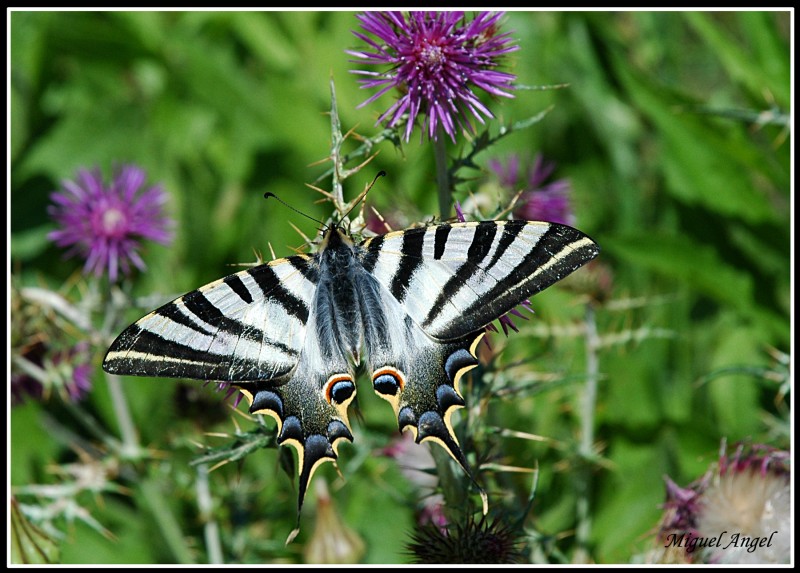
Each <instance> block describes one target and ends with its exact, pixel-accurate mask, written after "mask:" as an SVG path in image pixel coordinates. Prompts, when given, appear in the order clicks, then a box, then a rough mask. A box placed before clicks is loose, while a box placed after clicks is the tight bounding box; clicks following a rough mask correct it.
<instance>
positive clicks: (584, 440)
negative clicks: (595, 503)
mask: <svg viewBox="0 0 800 573" xmlns="http://www.w3.org/2000/svg"><path fill="white" fill-rule="evenodd" d="M584 326H585V329H586V334H585V336H586V385H585V386H584V389H583V396H582V399H581V408H580V412H581V440H580V444H579V446H578V453H579V454H580V457H581V460H582V461H583V465H582V467H581V471H580V472H579V474H578V478H577V479H578V487H577V489H578V491H577V495H578V501H577V504H576V513H577V525H576V527H575V541H576V543H577V550H576V552H575V557H574V559H573V561H574V562H575V563H587V562H588V558H589V550H588V547H589V535H590V534H591V529H592V519H591V514H590V500H589V496H590V495H591V493H590V492H591V489H592V469H591V467H590V466H589V463H590V460H591V459H592V457H593V449H592V444H593V443H594V414H595V409H596V403H597V382H598V378H599V373H600V363H599V358H598V350H599V349H600V337H599V335H598V334H597V321H596V320H595V313H594V306H593V305H592V303H588V304H587V305H586V313H585V317H584Z"/></svg>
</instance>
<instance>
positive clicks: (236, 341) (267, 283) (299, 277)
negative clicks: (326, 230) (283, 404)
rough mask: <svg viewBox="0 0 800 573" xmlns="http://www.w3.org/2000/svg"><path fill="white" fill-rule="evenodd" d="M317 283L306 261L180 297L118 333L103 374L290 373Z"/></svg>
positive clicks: (282, 263) (254, 376) (261, 376)
mask: <svg viewBox="0 0 800 573" xmlns="http://www.w3.org/2000/svg"><path fill="white" fill-rule="evenodd" d="M316 282H317V276H316V269H315V261H314V258H313V257H308V256H303V255H299V256H295V257H290V258H287V259H278V260H275V261H271V262H269V263H267V264H264V265H259V266H257V267H253V268H252V269H248V270H246V271H242V272H239V273H236V274H233V275H230V276H228V277H225V278H223V279H220V280H218V281H215V282H213V283H210V284H208V285H206V286H203V287H201V288H199V289H197V290H194V291H192V292H190V293H187V294H185V295H184V296H182V297H179V298H177V299H175V300H173V301H172V302H169V303H167V304H165V305H164V306H162V307H161V308H159V309H157V310H155V311H153V312H151V313H150V314H148V315H147V316H145V317H143V318H142V319H140V320H138V321H137V322H136V323H134V324H132V325H131V326H129V327H128V328H126V329H125V330H124V331H123V332H122V334H120V335H119V336H118V337H117V339H116V340H115V341H114V342H113V343H112V345H111V347H110V348H109V350H108V352H107V353H106V356H105V360H104V361H103V369H104V370H105V371H106V372H109V373H111V374H129V375H134V376H164V377H171V378H196V379H200V380H226V381H229V382H238V381H250V380H271V379H276V378H281V377H283V376H286V375H287V374H288V373H289V372H291V370H292V369H293V368H294V367H295V366H296V365H297V362H298V359H299V355H300V351H301V349H302V346H303V343H304V340H305V333H306V323H307V322H308V316H309V309H310V308H311V302H312V300H313V296H314V291H315V287H316Z"/></svg>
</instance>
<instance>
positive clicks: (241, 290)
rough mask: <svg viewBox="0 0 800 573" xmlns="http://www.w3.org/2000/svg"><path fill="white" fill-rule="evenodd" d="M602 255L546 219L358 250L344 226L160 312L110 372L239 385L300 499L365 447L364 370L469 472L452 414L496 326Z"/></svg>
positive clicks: (402, 235) (405, 422) (397, 238)
mask: <svg viewBox="0 0 800 573" xmlns="http://www.w3.org/2000/svg"><path fill="white" fill-rule="evenodd" d="M598 252H599V251H598V248H597V245H596V244H595V243H594V242H593V241H592V240H591V239H589V238H588V237H587V236H586V235H584V234H583V233H581V232H580V231H577V230H575V229H573V228H571V227H567V226H564V225H557V224H553V223H543V222H529V221H483V222H474V223H453V224H447V223H444V224H439V225H432V226H428V227H420V228H412V229H407V230H404V231H397V232H392V233H388V234H386V235H379V236H376V237H372V238H369V239H367V240H365V241H362V242H359V243H356V242H354V241H353V240H352V239H351V238H350V237H349V236H348V235H347V234H346V233H345V232H344V231H343V230H342V229H341V228H339V227H336V226H332V227H330V228H329V229H327V231H326V233H325V235H324V237H323V240H322V243H321V245H320V248H319V251H318V252H317V253H316V254H313V255H295V256H292V257H288V258H285V259H278V260H275V261H271V262H269V263H266V264H263V265H259V266H257V267H253V268H251V269H248V270H246V271H242V272H239V273H236V274H233V275H230V276H228V277H225V278H223V279H220V280H218V281H215V282H213V283H210V284H208V285H206V286H204V287H201V288H199V289H197V290H195V291H192V292H190V293H187V294H186V295H184V296H182V297H179V298H178V299H175V300H174V301H172V302H170V303H168V304H166V305H164V306H162V307H161V308H159V309H157V310H155V311H153V312H152V313H150V314H148V315H147V316H145V317H144V318H142V319H140V320H139V321H138V322H136V323H135V324H133V325H131V326H129V327H128V328H127V329H126V330H125V331H123V333H122V334H120V336H119V337H118V338H117V340H115V341H114V343H113V344H112V345H111V348H110V349H109V351H108V353H107V355H106V358H105V361H104V364H103V367H104V369H105V370H106V371H108V372H111V373H116V374H133V375H141V376H166V377H181V378H198V379H203V380H224V381H228V382H232V383H234V384H236V385H237V386H238V387H239V388H240V390H241V391H242V393H243V394H244V395H245V396H246V397H247V398H248V400H249V402H250V411H251V412H253V413H264V414H267V415H270V416H271V417H273V418H274V419H275V420H276V421H277V423H278V428H279V429H278V442H279V443H280V444H285V445H292V446H294V447H295V449H296V450H297V452H298V465H299V474H300V476H299V477H300V485H299V490H300V497H299V503H300V504H302V500H303V496H304V494H305V491H306V487H307V485H308V482H309V480H310V479H311V475H312V474H313V472H314V470H315V469H316V468H317V467H318V465H319V464H320V463H322V462H325V461H335V460H336V457H337V447H338V444H339V443H340V440H342V439H344V440H347V441H352V440H353V435H352V433H351V429H350V423H349V420H348V417H347V408H348V406H349V404H350V403H351V402H352V400H353V399H354V398H355V395H356V384H355V381H356V367H357V366H359V365H362V364H363V366H364V369H365V370H366V372H367V373H368V374H369V376H370V378H371V380H372V384H373V389H374V390H375V392H376V393H377V394H378V395H379V396H380V397H382V398H384V399H386V400H387V401H388V402H389V403H390V404H391V406H392V408H393V409H394V412H395V415H396V416H397V420H398V426H399V428H400V430H407V429H408V430H410V431H412V432H413V433H414V435H415V437H416V440H417V441H418V442H420V441H423V440H430V441H434V442H436V443H438V444H440V445H442V446H443V447H444V448H445V449H446V450H447V451H448V452H449V453H450V454H451V455H452V456H453V457H454V458H455V459H456V460H457V461H458V462H459V464H461V466H462V467H464V469H465V470H467V471H469V470H468V465H467V461H466V459H465V457H464V454H463V453H462V451H461V449H460V447H459V444H458V440H457V439H456V436H455V433H454V431H453V428H452V425H451V423H450V417H451V415H452V413H453V412H454V411H455V410H456V409H457V408H460V407H462V406H463V405H464V400H463V398H462V395H461V393H460V391H459V382H460V379H461V377H462V376H463V374H464V373H465V372H467V371H468V370H469V369H471V368H474V367H475V366H476V365H477V364H478V362H477V359H476V346H477V344H478V342H479V341H480V339H481V337H482V336H483V334H484V328H485V327H486V326H487V325H488V324H490V323H491V322H492V321H493V320H496V319H497V318H499V317H500V316H502V315H503V314H505V313H506V312H508V311H510V310H511V309H513V308H514V307H515V306H516V305H517V304H519V303H520V302H522V301H524V300H526V299H527V298H528V297H530V296H531V295H533V294H535V293H536V292H538V291H540V290H542V289H544V288H546V287H547V286H549V285H551V284H552V283H554V282H556V281H557V280H560V279H561V278H563V277H564V276H566V275H567V274H569V273H571V272H572V271H574V270H575V269H577V268H579V267H580V266H582V265H583V264H585V263H586V262H588V261H589V260H591V259H592V258H594V257H595V256H596V255H597V253H598Z"/></svg>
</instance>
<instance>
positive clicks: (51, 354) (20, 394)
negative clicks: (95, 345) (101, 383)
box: [11, 341, 93, 406]
mask: <svg viewBox="0 0 800 573" xmlns="http://www.w3.org/2000/svg"><path fill="white" fill-rule="evenodd" d="M22 356H23V357H24V358H25V359H26V360H28V361H29V362H30V363H31V364H32V365H33V366H34V367H36V368H38V369H40V370H41V372H42V373H43V375H44V378H43V379H42V380H39V379H37V378H35V377H33V376H31V375H30V374H27V373H25V372H12V373H11V404H12V405H13V406H17V405H19V404H22V403H23V402H25V399H26V398H31V399H34V400H42V399H44V398H47V397H48V396H49V395H50V393H51V391H52V390H56V391H57V392H59V393H60V394H61V396H62V397H63V398H64V399H66V400H70V401H71V402H80V401H81V400H83V398H84V397H85V396H86V395H87V394H88V393H89V391H90V390H91V389H92V371H93V368H92V364H91V356H90V353H89V343H88V342H85V341H84V342H79V343H77V344H76V345H74V346H72V347H69V348H67V349H64V350H60V351H54V350H53V349H52V348H50V347H49V346H48V345H47V344H45V343H44V342H41V341H38V342H37V343H35V344H33V345H31V346H30V347H28V348H27V349H25V351H24V352H23V353H22Z"/></svg>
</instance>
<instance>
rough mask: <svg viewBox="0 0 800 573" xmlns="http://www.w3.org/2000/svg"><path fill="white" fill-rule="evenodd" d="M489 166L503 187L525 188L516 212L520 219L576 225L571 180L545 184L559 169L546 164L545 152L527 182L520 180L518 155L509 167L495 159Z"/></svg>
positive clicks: (511, 188) (534, 164)
mask: <svg viewBox="0 0 800 573" xmlns="http://www.w3.org/2000/svg"><path fill="white" fill-rule="evenodd" d="M488 166H489V169H490V170H491V171H492V172H494V174H495V175H496V176H497V178H498V180H499V181H500V184H501V185H502V186H503V187H506V188H507V189H509V190H510V191H513V192H516V191H518V190H520V187H522V190H523V192H522V195H521V197H520V202H519V206H518V207H517V208H516V209H515V210H514V215H515V216H516V217H519V218H520V219H525V220H527V221H549V222H552V223H562V224H564V225H574V224H575V214H574V213H573V212H572V205H571V204H570V198H569V195H570V190H571V189H570V183H569V180H567V179H557V180H555V181H553V182H551V183H547V184H545V181H547V179H548V178H549V177H550V176H551V175H552V174H553V171H554V170H555V168H556V164H555V162H553V161H545V160H544V158H543V157H542V154H541V153H539V154H537V155H536V158H535V159H534V162H533V165H532V166H531V168H530V169H529V171H528V180H527V181H525V182H521V181H520V178H521V170H520V158H519V156H517V155H514V154H512V155H510V156H509V157H508V162H507V163H506V164H505V165H503V163H502V162H500V161H499V160H496V159H493V160H491V161H489V163H488Z"/></svg>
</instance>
